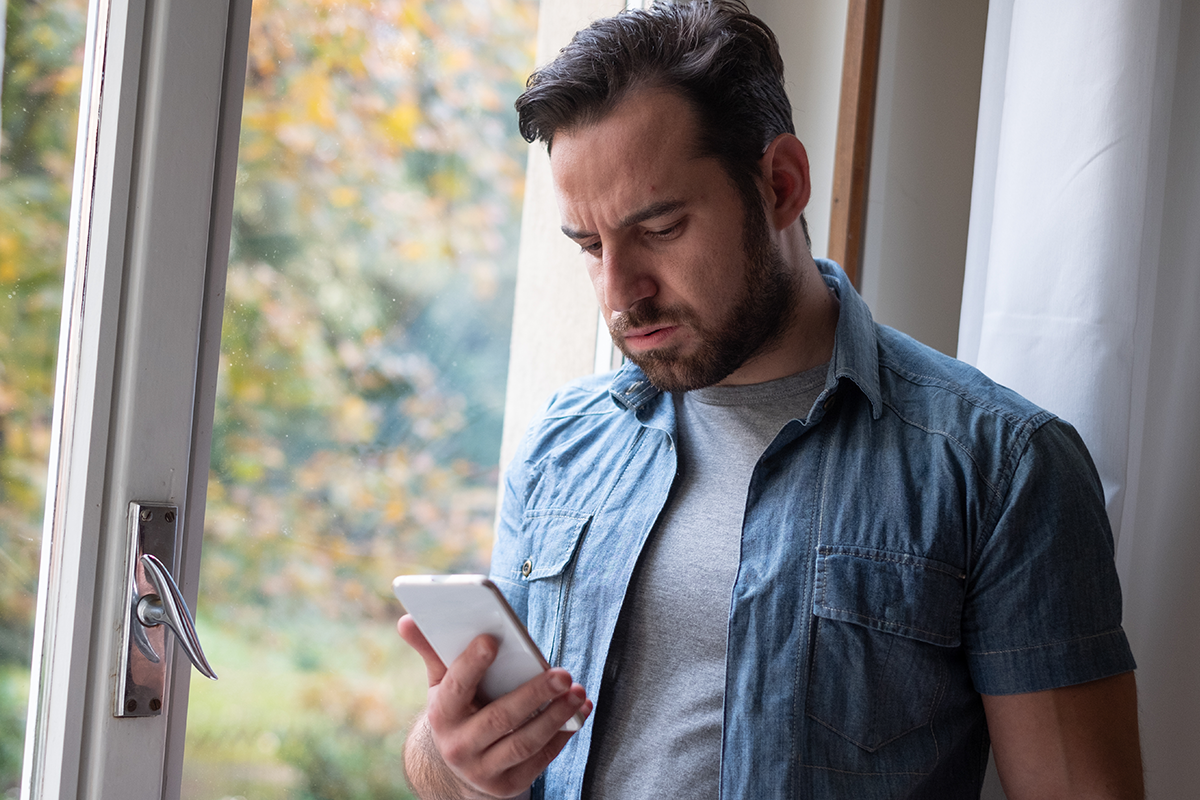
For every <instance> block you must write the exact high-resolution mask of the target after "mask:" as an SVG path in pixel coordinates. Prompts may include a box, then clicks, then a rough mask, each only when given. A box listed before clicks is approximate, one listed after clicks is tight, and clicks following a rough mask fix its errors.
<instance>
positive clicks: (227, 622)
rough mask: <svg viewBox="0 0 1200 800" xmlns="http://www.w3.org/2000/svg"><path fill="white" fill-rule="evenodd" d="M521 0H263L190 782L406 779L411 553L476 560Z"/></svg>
mask: <svg viewBox="0 0 1200 800" xmlns="http://www.w3.org/2000/svg"><path fill="white" fill-rule="evenodd" d="M536 21H537V7H536V1H535V0H375V1H374V2H371V1H370V0H345V1H343V0H291V1H290V2H282V1H281V0H256V2H255V4H254V9H253V18H252V28H251V39H250V50H249V64H248V70H247V83H246V95H245V106H244V111H243V121H242V136H241V144H240V153H239V159H240V160H239V167H238V178H237V181H238V183H237V190H236V195H235V207H234V223H233V242H232V250H231V257H230V268H229V276H228V282H227V290H226V308H225V318H224V328H223V334H222V361H221V368H220V377H219V385H218V399H217V414H216V420H215V429H214V434H213V449H212V468H211V475H210V480H209V493H208V505H207V511H206V525H205V527H206V531H205V545H204V557H203V562H202V577H201V589H200V598H199V602H198V608H197V609H196V611H197V617H198V628H199V632H200V637H201V641H202V642H203V644H204V647H205V650H206V652H207V654H208V656H209V660H210V661H211V662H212V664H213V666H214V668H215V669H216V671H217V672H218V673H219V674H220V676H221V677H220V681H219V682H216V683H210V682H208V681H204V680H203V679H201V678H199V677H198V676H197V677H195V678H194V679H193V680H192V683H191V686H192V690H191V699H190V701H189V710H188V733H187V749H186V753H187V762H186V766H185V778H184V785H183V797H184V798H193V799H194V800H201V799H202V798H203V799H204V800H218V798H235V797H250V798H255V799H256V800H269V799H270V798H284V797H287V798H384V797H387V798H394V797H403V796H407V795H406V794H405V792H404V790H403V788H402V787H403V778H402V771H401V768H400V761H399V755H400V751H401V744H402V742H403V736H404V733H405V728H406V726H407V724H408V722H409V721H410V719H411V717H412V715H413V713H415V711H416V710H417V708H419V706H420V705H421V704H423V702H424V695H425V674H424V669H423V667H422V666H421V664H420V661H419V659H417V658H416V657H415V656H414V655H413V654H411V653H410V652H408V651H407V650H406V648H405V647H404V645H403V643H401V642H400V641H399V638H398V637H397V636H396V634H395V630H394V624H395V618H396V616H397V614H398V612H399V606H398V604H397V603H396V601H395V600H394V598H393V597H392V596H391V592H390V586H391V579H392V577H393V576H394V575H396V574H398V573H401V572H452V571H481V570H486V567H487V561H488V551H489V549H490V546H491V537H492V525H493V518H494V513H495V503H496V481H497V473H498V469H497V461H498V457H499V447H500V432H501V421H502V413H503V399H504V389H505V380H506V371H507V361H508V345H509V328H510V324H511V316H512V299H513V284H514V281H515V274H516V252H517V241H518V233H519V231H518V228H519V216H520V208H521V200H522V193H523V185H524V171H525V154H526V145H525V143H524V142H523V141H522V140H521V138H520V136H519V134H518V133H517V130H516V121H515V115H514V112H513V110H512V101H513V100H514V99H515V97H516V95H517V94H518V93H519V92H520V91H521V88H522V86H523V82H524V79H525V77H526V76H527V75H528V73H529V71H530V70H531V69H532V66H533V57H534V46H535V27H536Z"/></svg>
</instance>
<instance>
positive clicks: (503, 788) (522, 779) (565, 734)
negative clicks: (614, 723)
mask: <svg viewBox="0 0 1200 800" xmlns="http://www.w3.org/2000/svg"><path fill="white" fill-rule="evenodd" d="M580 700H582V703H579V701H580ZM577 703H579V704H578V705H577ZM576 712H578V713H579V714H580V716H582V717H583V718H584V719H587V717H588V715H590V714H591V712H592V701H591V700H587V699H586V698H585V695H584V691H583V687H582V686H579V685H578V684H576V685H574V686H572V687H571V691H570V692H569V693H568V694H565V695H563V696H562V697H560V698H559V699H558V700H555V701H554V703H552V704H551V706H549V707H547V708H546V710H545V711H543V712H542V713H541V714H539V715H538V716H537V717H535V718H534V719H533V720H531V721H530V723H529V725H528V726H525V727H522V728H521V729H520V730H518V731H514V732H513V734H511V735H510V737H506V739H505V740H503V741H501V742H498V743H497V744H496V745H495V746H494V747H493V748H492V750H493V753H489V754H488V755H489V756H491V755H493V754H494V753H499V752H501V751H502V750H504V749H506V748H507V749H508V751H509V752H508V754H507V755H506V756H505V759H506V760H507V759H511V758H514V757H519V756H520V755H522V754H523V753H529V751H528V750H526V749H525V747H524V746H516V747H513V746H512V745H513V742H512V741H510V739H513V738H515V737H519V736H521V735H523V734H525V733H531V734H533V733H534V729H535V728H536V729H537V730H536V735H533V736H531V739H532V741H534V742H535V743H537V742H543V743H544V744H541V746H540V747H537V748H536V749H534V750H533V751H532V752H531V753H530V754H529V755H528V756H527V757H525V758H520V759H518V760H517V761H515V763H513V764H512V766H509V767H507V768H506V769H504V770H503V771H502V772H500V774H499V775H498V777H497V779H496V783H495V785H494V792H495V793H496V794H499V795H507V794H509V793H510V792H512V791H516V790H518V789H520V788H521V787H524V786H528V785H529V784H531V783H532V782H533V781H534V779H535V778H537V776H538V775H540V774H542V772H543V771H545V769H546V767H548V766H549V765H550V762H551V761H553V760H554V759H555V758H557V757H558V754H559V753H560V752H562V749H563V748H564V747H565V746H566V744H567V742H569V741H570V740H571V737H572V736H574V735H575V732H574V731H562V730H559V728H561V727H562V722H565V721H566V720H567V719H569V718H570V717H571V716H572V715H573V714H575V713H576ZM558 720H562V722H559V721H558ZM548 729H549V740H546V739H545V738H544V735H545V734H546V733H547V730H548Z"/></svg>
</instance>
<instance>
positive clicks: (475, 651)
mask: <svg viewBox="0 0 1200 800" xmlns="http://www.w3.org/2000/svg"><path fill="white" fill-rule="evenodd" d="M499 649H500V648H499V645H498V644H497V642H496V640H495V639H494V638H493V637H491V636H488V635H487V634H483V635H481V636H476V637H475V638H474V639H473V640H472V641H471V643H470V644H469V645H467V649H466V650H463V651H462V654H461V655H459V657H458V658H456V659H454V661H453V662H452V663H451V664H450V666H449V667H447V668H446V672H445V674H444V675H443V676H442V679H441V681H440V683H439V684H438V691H437V701H436V705H437V718H436V719H433V718H432V717H431V720H430V721H431V722H435V723H438V722H441V721H443V720H444V721H447V722H457V721H459V720H462V719H464V718H465V717H467V716H469V715H470V714H473V713H475V711H476V710H478V707H477V706H476V705H475V695H476V693H477V692H478V690H479V682H480V681H481V680H483V674H484V673H485V672H487V669H488V667H490V666H491V665H492V662H493V661H495V660H496V653H497V652H498V651H499ZM433 711H434V709H433V707H432V704H431V708H430V712H431V714H432V712H433Z"/></svg>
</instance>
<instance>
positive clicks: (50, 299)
mask: <svg viewBox="0 0 1200 800" xmlns="http://www.w3.org/2000/svg"><path fill="white" fill-rule="evenodd" d="M0 10H3V11H4V14H5V25H4V29H3V32H2V35H0V43H3V48H2V50H3V60H2V62H0V63H2V64H3V68H4V69H3V79H2V80H3V82H2V83H0V796H4V797H16V793H17V785H18V783H19V782H20V777H21V756H22V750H23V741H24V738H25V713H26V704H27V702H28V694H29V662H30V653H31V651H32V647H33V618H34V608H35V606H36V603H37V577H38V550H39V545H40V543H41V534H42V511H43V506H44V503H45V491H46V476H47V460H48V458H49V451H50V428H51V415H52V410H53V404H54V362H55V356H56V355H57V349H58V324H59V313H60V310H61V306H62V286H63V268H64V264H65V263H66V242H67V227H68V218H69V212H70V207H71V173H72V169H73V166H74V157H75V155H74V151H75V131H76V123H77V119H78V115H79V89H80V79H81V75H82V67H81V65H82V63H83V40H84V34H85V31H86V27H87V2H86V0H37V2H34V0H8V2H7V7H6V6H5V3H3V2H0Z"/></svg>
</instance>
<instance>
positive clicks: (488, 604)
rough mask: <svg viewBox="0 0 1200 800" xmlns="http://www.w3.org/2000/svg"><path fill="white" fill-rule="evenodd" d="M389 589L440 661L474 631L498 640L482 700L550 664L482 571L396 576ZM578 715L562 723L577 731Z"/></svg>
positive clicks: (459, 648)
mask: <svg viewBox="0 0 1200 800" xmlns="http://www.w3.org/2000/svg"><path fill="white" fill-rule="evenodd" d="M392 592H394V593H395V595H396V598H397V599H398V600H399V601H400V602H401V603H402V604H403V605H404V610H405V611H407V612H408V613H409V615H411V616H412V618H413V621H414V622H416V623H417V628H418V629H419V630H420V631H421V633H422V635H424V636H425V639H426V640H427V641H428V642H429V644H430V645H431V646H432V647H433V650H434V652H435V653H437V654H438V658H440V659H442V663H443V664H447V665H449V664H450V662H451V661H453V660H454V659H456V658H458V657H459V656H460V655H462V652H463V651H464V650H466V649H467V645H468V644H470V643H471V642H472V641H473V640H474V639H475V637H476V636H479V635H481V634H484V633H487V634H490V635H491V636H492V637H494V638H495V639H496V641H497V643H499V645H500V649H499V651H498V652H497V654H496V660H495V661H494V662H492V665H491V666H490V667H488V671H487V673H486V674H485V675H484V676H483V680H482V681H481V682H480V685H479V694H480V696H481V697H482V698H483V699H484V700H495V699H496V698H498V697H501V696H503V695H506V694H508V693H509V692H511V691H512V690H513V689H516V688H517V687H518V686H520V685H521V684H523V683H525V682H526V681H528V680H530V679H532V678H535V677H537V676H538V675H540V674H541V673H542V672H543V671H545V670H548V669H550V665H549V664H548V663H546V659H545V657H544V656H542V653H541V651H540V650H538V648H537V645H536V644H534V643H533V639H531V638H530V637H529V632H528V631H527V630H525V626H524V625H522V624H521V620H520V619H519V618H518V617H517V615H516V613H515V612H514V611H513V610H512V607H511V606H509V604H508V601H507V600H505V599H504V595H503V594H501V593H500V589H499V588H497V586H496V584H494V583H492V582H491V581H490V580H488V578H487V576H486V575H400V576H399V577H397V578H396V579H395V580H394V581H392ZM582 725H583V716H582V715H581V714H576V715H575V716H573V717H572V718H571V719H569V720H567V722H566V723H565V724H564V725H563V726H562V730H564V731H577V730H579V728H580V727H581V726H582Z"/></svg>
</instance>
